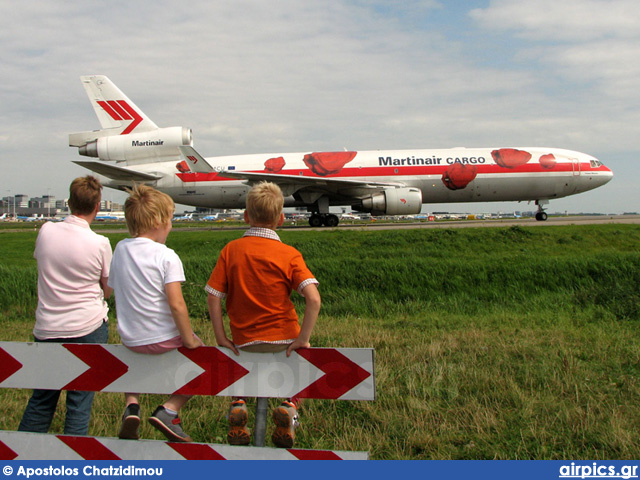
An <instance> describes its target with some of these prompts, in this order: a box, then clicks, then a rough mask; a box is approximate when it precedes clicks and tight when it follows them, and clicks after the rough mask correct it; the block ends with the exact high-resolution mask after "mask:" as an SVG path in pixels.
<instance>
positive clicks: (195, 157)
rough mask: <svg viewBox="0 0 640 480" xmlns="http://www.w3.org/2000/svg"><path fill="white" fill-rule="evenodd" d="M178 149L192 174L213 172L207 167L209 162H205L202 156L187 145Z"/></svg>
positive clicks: (210, 167) (209, 166) (211, 168)
mask: <svg viewBox="0 0 640 480" xmlns="http://www.w3.org/2000/svg"><path fill="white" fill-rule="evenodd" d="M178 148H179V149H180V152H181V153H182V156H183V157H184V158H185V159H186V160H187V163H188V164H189V169H190V170H191V171H192V172H196V173H209V172H213V167H212V166H211V165H209V162H207V161H206V160H205V158H204V157H203V156H202V155H200V154H199V153H198V152H196V149H195V148H193V147H191V146H188V145H184V146H180V147H178Z"/></svg>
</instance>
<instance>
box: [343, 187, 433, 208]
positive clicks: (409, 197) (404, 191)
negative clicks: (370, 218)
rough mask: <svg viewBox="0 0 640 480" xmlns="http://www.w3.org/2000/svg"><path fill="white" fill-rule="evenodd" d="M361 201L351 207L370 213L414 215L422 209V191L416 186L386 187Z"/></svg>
mask: <svg viewBox="0 0 640 480" xmlns="http://www.w3.org/2000/svg"><path fill="white" fill-rule="evenodd" d="M361 202H362V203H361V204H359V205H352V206H351V208H353V209H354V210H357V211H359V212H367V213H371V215H415V214H416V213H420V210H421V209H422V192H421V191H420V190H419V189H418V188H387V189H384V190H382V191H381V192H378V193H375V194H373V195H371V196H369V197H365V198H363V199H362V200H361Z"/></svg>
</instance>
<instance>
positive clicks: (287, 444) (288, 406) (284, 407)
mask: <svg viewBox="0 0 640 480" xmlns="http://www.w3.org/2000/svg"><path fill="white" fill-rule="evenodd" d="M273 421H274V422H275V424H276V429H275V431H274V432H273V435H271V440H272V441H273V443H274V445H275V446H276V447H280V448H291V447H293V441H294V440H295V438H296V427H297V426H298V409H297V408H296V407H295V405H294V404H293V403H291V402H282V404H281V405H280V406H279V407H278V408H276V409H275V410H274V411H273Z"/></svg>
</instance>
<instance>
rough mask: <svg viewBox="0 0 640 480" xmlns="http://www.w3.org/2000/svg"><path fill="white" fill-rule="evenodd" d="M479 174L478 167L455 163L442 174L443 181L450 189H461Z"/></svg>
mask: <svg viewBox="0 0 640 480" xmlns="http://www.w3.org/2000/svg"><path fill="white" fill-rule="evenodd" d="M477 175H478V167H476V166H474V165H466V164H462V163H454V164H453V165H451V166H449V168H447V170H446V171H445V172H444V173H443V174H442V183H444V185H445V186H446V187H447V188H448V189H449V190H460V189H462V188H465V187H466V186H467V185H469V184H470V183H471V182H472V181H473V179H474V178H476V176H477Z"/></svg>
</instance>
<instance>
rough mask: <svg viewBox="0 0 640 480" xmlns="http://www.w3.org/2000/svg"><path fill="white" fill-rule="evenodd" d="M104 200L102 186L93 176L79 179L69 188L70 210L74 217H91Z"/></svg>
mask: <svg viewBox="0 0 640 480" xmlns="http://www.w3.org/2000/svg"><path fill="white" fill-rule="evenodd" d="M101 199H102V185H101V184H100V181H99V180H98V179H97V178H96V177H94V176H92V175H87V176H86V177H78V178H76V179H75V180H74V181H73V182H71V186H70V187H69V208H70V209H71V213H72V214H74V215H90V214H92V213H93V211H94V210H95V209H96V206H97V205H98V204H99V203H100V200H101Z"/></svg>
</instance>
